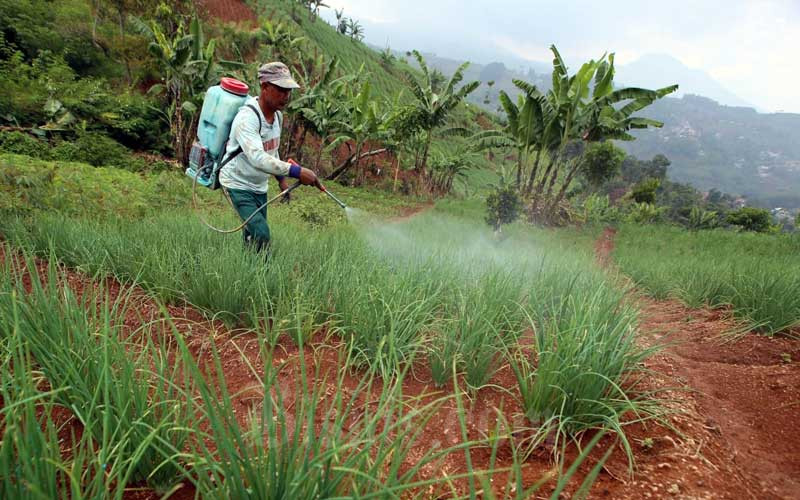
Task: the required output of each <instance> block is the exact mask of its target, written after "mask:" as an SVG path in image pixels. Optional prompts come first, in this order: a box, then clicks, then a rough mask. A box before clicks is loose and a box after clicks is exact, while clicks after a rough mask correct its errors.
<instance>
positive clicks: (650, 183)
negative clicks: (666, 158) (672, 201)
mask: <svg viewBox="0 0 800 500" xmlns="http://www.w3.org/2000/svg"><path fill="white" fill-rule="evenodd" d="M660 185H661V181H660V180H658V179H647V180H646V181H642V182H640V183H639V184H637V185H636V186H634V187H633V191H631V197H632V198H633V199H634V201H636V203H648V204H654V203H655V202H656V190H657V189H658V187H659V186H660Z"/></svg>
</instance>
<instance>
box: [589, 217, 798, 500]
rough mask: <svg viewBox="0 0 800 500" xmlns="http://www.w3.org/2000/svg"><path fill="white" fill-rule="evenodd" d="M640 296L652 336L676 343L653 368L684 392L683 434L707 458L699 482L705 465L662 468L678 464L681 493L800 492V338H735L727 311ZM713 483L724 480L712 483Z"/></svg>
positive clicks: (606, 253)
mask: <svg viewBox="0 0 800 500" xmlns="http://www.w3.org/2000/svg"><path fill="white" fill-rule="evenodd" d="M613 238H614V231H613V230H610V229H609V230H606V232H605V233H604V234H603V235H602V236H601V237H600V239H598V241H597V244H596V247H595V248H596V252H597V258H598V260H599V261H600V262H601V263H603V264H606V265H609V264H610V262H611V252H612V251H613ZM636 300H638V301H639V303H640V307H641V310H642V316H641V321H642V323H641V334H642V336H641V341H642V343H643V344H645V345H653V344H669V345H668V346H667V347H666V348H665V349H663V350H662V351H661V352H659V353H658V354H656V355H655V356H653V357H652V358H651V359H650V360H648V362H647V367H648V368H649V369H651V370H654V372H655V373H654V376H655V378H656V379H659V378H660V379H662V380H663V381H664V382H666V383H667V384H670V385H671V386H673V387H678V386H680V387H682V388H683V389H684V390H683V391H679V392H674V393H673V396H674V397H675V399H676V400H675V402H674V404H675V405H676V406H677V408H678V409H680V410H681V411H682V412H683V415H682V416H681V417H680V419H681V420H682V421H683V424H684V425H683V426H679V427H680V429H681V430H682V432H684V433H685V436H684V438H683V440H682V441H683V443H684V444H685V443H693V444H695V445H696V446H697V454H698V455H701V456H703V462H704V463H703V467H701V470H702V469H705V471H704V474H703V475H704V476H705V477H702V478H699V479H694V478H693V476H697V474H693V473H695V472H697V471H696V470H694V467H695V465H690V466H689V467H688V469H686V468H685V464H681V466H680V467H678V468H677V469H673V468H672V466H669V467H662V469H663V470H665V471H667V470H670V469H672V472H670V473H666V474H664V475H665V476H666V477H667V478H668V479H676V481H680V482H676V483H675V484H678V489H675V488H673V489H672V491H671V493H675V494H676V495H677V496H681V497H685V498H689V497H703V498H754V499H755V498H757V499H791V498H800V424H799V423H798V421H799V420H800V342H798V341H796V340H792V339H787V338H777V337H776V338H772V339H770V338H767V337H763V336H759V335H756V334H754V333H749V334H747V335H745V336H744V337H742V338H741V339H740V340H737V341H735V342H732V341H730V338H729V337H725V336H724V334H725V333H726V332H730V331H731V330H734V329H735V328H736V325H735V323H734V322H733V321H732V320H731V319H729V318H727V317H726V314H725V313H724V311H719V310H706V309H703V310H697V309H688V308H686V307H685V306H683V305H682V304H681V303H679V302H677V301H674V300H666V301H656V300H652V299H649V298H644V297H637V299H636ZM670 381H671V382H670ZM686 424H689V425H688V426H687V425H686ZM658 475H659V474H658V473H657V474H656V475H655V476H650V475H649V474H648V475H646V478H645V479H644V480H645V481H650V480H652V478H653V477H658ZM683 477H685V478H693V479H692V481H693V482H689V481H685V480H684V481H681V479H680V478H683ZM709 485H713V486H714V487H713V488H711V489H706V488H705V487H707V486H709ZM653 493H654V497H658V496H660V495H658V494H657V493H656V492H653ZM700 493H702V495H699V494H700ZM631 498H632V497H631Z"/></svg>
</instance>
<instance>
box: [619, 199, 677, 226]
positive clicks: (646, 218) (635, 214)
mask: <svg viewBox="0 0 800 500" xmlns="http://www.w3.org/2000/svg"><path fill="white" fill-rule="evenodd" d="M666 210H667V209H666V207H657V206H655V205H654V204H652V203H634V204H633V205H632V206H631V207H630V210H629V212H628V214H627V216H626V220H627V221H628V222H633V223H635V224H653V223H656V222H659V221H661V220H662V219H663V218H664V212H666Z"/></svg>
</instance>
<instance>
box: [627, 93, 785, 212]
mask: <svg viewBox="0 0 800 500" xmlns="http://www.w3.org/2000/svg"><path fill="white" fill-rule="evenodd" d="M644 114H645V115H646V116H647V117H649V118H654V119H656V120H660V121H663V122H664V124H665V125H664V128H662V129H651V130H641V131H636V132H635V133H634V135H635V136H636V138H637V139H636V140H635V141H632V142H623V143H620V146H622V147H623V148H625V149H626V150H627V151H628V152H629V153H631V154H634V155H636V156H638V157H640V158H650V157H652V156H653V155H655V154H658V153H662V154H664V155H666V156H667V157H668V158H669V159H670V160H671V161H672V166H670V169H669V175H670V177H671V178H672V179H673V180H678V181H681V182H690V183H692V184H693V185H695V186H697V187H699V188H701V189H710V188H717V189H721V190H723V191H726V192H730V193H737V194H742V195H745V196H746V197H748V198H749V199H750V200H749V201H750V202H751V203H754V204H761V205H764V206H768V207H784V208H799V207H800V114H792V113H770V114H765V113H758V112H756V111H755V110H754V109H752V108H745V107H732V106H723V105H720V104H719V103H717V102H715V101H713V100H711V99H708V98H706V97H700V96H695V95H686V96H684V97H683V98H681V99H676V98H666V99H662V100H660V101H657V102H656V103H655V104H653V105H652V106H650V107H649V108H647V110H646V112H645V113H644Z"/></svg>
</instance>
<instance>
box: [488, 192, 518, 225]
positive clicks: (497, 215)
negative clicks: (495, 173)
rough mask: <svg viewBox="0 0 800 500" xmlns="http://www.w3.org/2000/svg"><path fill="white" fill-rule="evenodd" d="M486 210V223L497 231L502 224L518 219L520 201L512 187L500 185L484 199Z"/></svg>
mask: <svg viewBox="0 0 800 500" xmlns="http://www.w3.org/2000/svg"><path fill="white" fill-rule="evenodd" d="M486 210H487V214H486V219H485V220H486V223H487V224H489V225H490V226H492V227H493V228H494V230H495V231H498V230H499V229H500V226H502V225H503V224H510V223H512V222H514V221H515V220H517V219H518V218H519V215H520V213H521V212H522V201H521V200H520V199H519V196H518V195H517V192H516V190H515V189H514V187H513V186H511V185H501V186H498V187H497V188H495V190H494V191H493V192H492V193H490V194H489V196H487V197H486Z"/></svg>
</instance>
